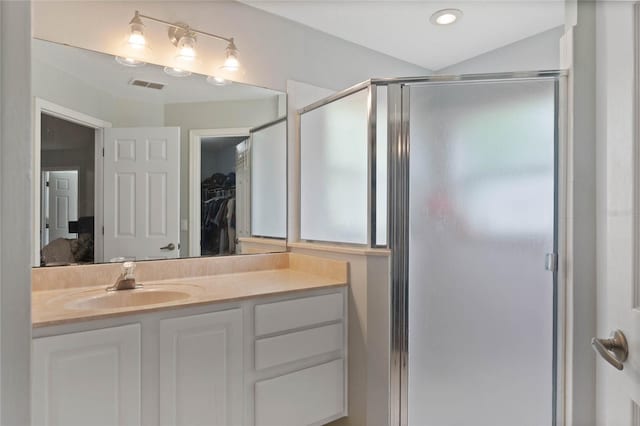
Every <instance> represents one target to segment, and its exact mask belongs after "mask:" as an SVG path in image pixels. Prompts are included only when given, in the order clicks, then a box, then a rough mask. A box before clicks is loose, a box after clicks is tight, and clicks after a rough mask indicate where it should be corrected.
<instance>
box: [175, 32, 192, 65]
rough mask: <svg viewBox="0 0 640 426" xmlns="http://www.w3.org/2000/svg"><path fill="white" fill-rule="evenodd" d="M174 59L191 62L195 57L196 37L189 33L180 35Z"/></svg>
mask: <svg viewBox="0 0 640 426" xmlns="http://www.w3.org/2000/svg"><path fill="white" fill-rule="evenodd" d="M176 59H178V60H182V61H188V62H191V61H193V60H195V59H196V39H195V37H192V36H190V35H186V36H183V37H180V40H179V41H178V55H177V56H176Z"/></svg>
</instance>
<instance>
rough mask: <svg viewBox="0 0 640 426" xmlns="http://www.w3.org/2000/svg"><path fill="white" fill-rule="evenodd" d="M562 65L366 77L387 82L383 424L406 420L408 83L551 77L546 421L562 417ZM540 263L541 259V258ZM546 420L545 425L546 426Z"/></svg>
mask: <svg viewBox="0 0 640 426" xmlns="http://www.w3.org/2000/svg"><path fill="white" fill-rule="evenodd" d="M567 76H568V73H567V72H566V71H563V70H550V71H532V72H517V73H493V74H469V75H460V76H429V77H409V78H387V79H372V80H371V83H372V85H386V86H388V114H389V120H388V138H387V140H388V182H389V186H388V215H387V217H388V229H387V237H388V238H387V241H388V246H389V249H390V251H391V259H390V269H391V270H390V276H391V345H390V349H391V354H390V376H389V379H390V389H389V425H391V426H407V425H408V408H409V405H408V377H409V376H408V374H409V372H408V367H409V364H408V360H409V334H408V330H409V309H408V308H409V305H408V300H409V299H408V297H409V223H410V222H409V220H410V217H409V197H410V192H409V190H410V188H409V177H410V175H409V171H410V135H409V124H410V121H409V120H410V116H409V114H410V109H409V108H410V103H409V102H410V90H411V89H410V87H411V86H413V85H425V84H426V85H429V84H466V83H473V82H477V83H488V82H502V81H504V82H513V81H532V80H533V81H536V80H537V81H540V80H547V81H549V80H551V81H553V82H554V103H555V132H554V133H555V141H554V151H555V152H554V154H555V155H554V162H555V170H554V175H555V176H554V178H555V179H554V180H555V182H554V185H555V187H554V193H555V194H554V198H555V200H554V201H555V202H554V253H555V254H556V255H557V256H558V259H559V261H558V262H557V264H558V268H557V269H556V270H555V271H554V272H553V325H554V330H553V372H552V377H551V380H552V386H553V389H552V401H550V402H551V403H552V404H553V407H552V422H553V423H552V425H553V426H556V425H563V424H564V418H565V403H564V401H565V399H564V397H563V395H564V389H565V373H566V372H565V363H566V357H565V352H566V348H565V343H564V342H565V334H566V333H565V327H566V324H567V319H566V292H567V282H568V279H567V271H566V265H565V261H564V260H565V255H566V253H567V249H568V246H567V243H568V241H570V238H569V237H570V233H571V225H570V223H569V222H568V221H567V219H566V218H567V217H569V215H568V212H570V211H571V203H570V201H569V196H570V194H571V192H570V185H569V178H570V174H569V173H570V171H569V170H568V169H569V168H570V166H569V164H570V155H569V144H568V143H567V140H568V138H567V102H566V99H567V84H566V80H567ZM540 264H541V267H542V266H543V262H542V259H541V262H540ZM552 425H550V426H552Z"/></svg>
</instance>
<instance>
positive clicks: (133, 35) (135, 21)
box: [128, 11, 147, 49]
mask: <svg viewBox="0 0 640 426" xmlns="http://www.w3.org/2000/svg"><path fill="white" fill-rule="evenodd" d="M129 27H130V33H129V40H128V42H129V46H131V47H132V48H133V49H144V48H145V46H146V45H147V40H146V39H145V37H144V24H143V23H142V19H140V15H139V14H138V11H136V14H135V15H133V18H132V19H131V21H130V22H129Z"/></svg>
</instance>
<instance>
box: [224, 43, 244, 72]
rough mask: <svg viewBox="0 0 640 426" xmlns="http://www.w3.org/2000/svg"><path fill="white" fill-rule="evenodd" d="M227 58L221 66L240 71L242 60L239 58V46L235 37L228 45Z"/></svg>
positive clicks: (227, 69) (225, 68) (226, 69)
mask: <svg viewBox="0 0 640 426" xmlns="http://www.w3.org/2000/svg"><path fill="white" fill-rule="evenodd" d="M226 55H227V58H226V59H225V60H224V64H223V65H222V66H221V67H220V68H222V69H223V70H225V71H231V72H233V71H238V70H239V69H240V61H239V60H238V48H237V47H236V45H235V43H234V42H233V39H231V41H230V42H229V45H228V46H227V53H226Z"/></svg>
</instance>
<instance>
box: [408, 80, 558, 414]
mask: <svg viewBox="0 0 640 426" xmlns="http://www.w3.org/2000/svg"><path fill="white" fill-rule="evenodd" d="M409 90H410V144H411V153H410V230H409V233H410V241H409V247H410V248H409V253H410V254H409V256H410V257H409V259H410V260H409V367H408V372H409V373H408V374H409V382H408V386H409V393H408V403H409V412H408V419H409V424H410V425H411V426H470V425H473V426H513V425H518V426H541V425H551V424H552V407H553V403H552V398H553V396H552V389H553V375H554V371H553V338H554V337H553V336H554V334H553V309H554V307H553V294H554V277H553V273H552V272H549V271H547V270H545V267H544V265H545V254H546V253H548V252H553V251H554V230H555V229H554V223H555V212H554V207H555V185H554V179H555V177H554V170H555V100H554V82H553V81H512V82H481V83H455V84H432V85H422V86H412V87H410V89H409ZM404 93H406V89H405V92H404Z"/></svg>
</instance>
